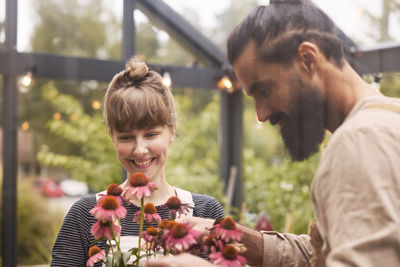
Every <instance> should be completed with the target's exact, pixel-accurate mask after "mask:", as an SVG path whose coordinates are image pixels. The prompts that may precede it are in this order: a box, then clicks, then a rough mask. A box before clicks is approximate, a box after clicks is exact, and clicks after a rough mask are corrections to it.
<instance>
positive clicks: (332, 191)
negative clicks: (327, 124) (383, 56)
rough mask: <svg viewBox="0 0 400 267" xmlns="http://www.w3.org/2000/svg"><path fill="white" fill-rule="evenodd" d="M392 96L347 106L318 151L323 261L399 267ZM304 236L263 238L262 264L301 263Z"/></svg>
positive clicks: (398, 142) (398, 153)
mask: <svg viewBox="0 0 400 267" xmlns="http://www.w3.org/2000/svg"><path fill="white" fill-rule="evenodd" d="M375 103H390V104H391V105H395V106H398V107H400V99H396V98H388V97H383V96H379V97H368V98H364V99H362V100H360V101H359V102H357V104H356V105H355V106H354V107H353V109H352V111H351V112H350V114H349V115H348V116H347V118H346V120H345V121H344V123H343V124H342V125H341V126H340V127H339V128H338V129H337V130H336V131H335V133H334V134H333V135H332V137H331V140H330V141H329V144H328V146H327V147H326V149H325V150H324V153H323V155H322V158H321V162H320V165H319V167H318V170H317V172H316V174H315V177H314V181H313V184H312V200H313V204H314V213H315V216H316V222H317V226H318V230H319V232H320V234H321V236H322V238H323V240H324V246H323V252H324V254H325V255H326V266H329V267H330V266H335V267H336V266H363V267H368V266H400V114H399V113H397V112H394V111H389V110H386V109H383V108H368V106H370V105H372V104H375ZM311 254H312V247H311V245H310V240H309V237H308V236H304V235H301V236H296V235H288V234H286V235H281V234H277V233H268V234H265V235H264V266H308V264H309V259H310V257H311Z"/></svg>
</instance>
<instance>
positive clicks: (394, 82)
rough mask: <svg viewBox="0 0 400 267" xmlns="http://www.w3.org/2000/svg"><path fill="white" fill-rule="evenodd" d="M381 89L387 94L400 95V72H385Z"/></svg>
mask: <svg viewBox="0 0 400 267" xmlns="http://www.w3.org/2000/svg"><path fill="white" fill-rule="evenodd" d="M380 90H381V92H382V94H384V95H386V96H391V97H400V73H385V74H384V75H383V77H382V80H381V88H380Z"/></svg>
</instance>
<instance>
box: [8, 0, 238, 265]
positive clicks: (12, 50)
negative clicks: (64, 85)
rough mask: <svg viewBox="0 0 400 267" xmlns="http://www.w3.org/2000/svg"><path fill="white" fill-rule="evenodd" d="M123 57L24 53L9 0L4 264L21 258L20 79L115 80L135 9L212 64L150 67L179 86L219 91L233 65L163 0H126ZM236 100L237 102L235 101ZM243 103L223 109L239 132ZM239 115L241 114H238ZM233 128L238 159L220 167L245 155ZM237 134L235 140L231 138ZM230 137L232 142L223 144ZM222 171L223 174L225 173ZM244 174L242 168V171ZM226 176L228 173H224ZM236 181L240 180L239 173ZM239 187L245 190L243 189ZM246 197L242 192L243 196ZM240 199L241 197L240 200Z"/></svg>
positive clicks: (128, 47)
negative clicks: (219, 82) (19, 47)
mask: <svg viewBox="0 0 400 267" xmlns="http://www.w3.org/2000/svg"><path fill="white" fill-rule="evenodd" d="M123 1H124V2H123V3H124V12H123V45H122V46H123V47H122V50H123V56H122V59H121V60H120V61H118V60H99V59H91V58H81V57H70V56H60V55H50V54H40V53H19V52H18V51H17V50H16V44H17V15H18V10H17V7H18V0H6V22H5V23H6V41H5V47H4V49H2V50H1V51H0V73H1V74H3V84H4V92H3V100H4V105H3V133H4V135H3V167H4V168H3V203H4V204H5V203H7V205H3V210H2V213H3V226H2V233H3V239H2V245H3V246H2V255H3V266H5V267H8V266H16V264H17V261H16V256H17V251H16V250H17V242H16V241H17V238H16V233H17V229H16V228H17V217H16V208H17V207H16V202H17V197H16V194H17V175H18V173H17V168H18V155H17V131H18V120H17V117H18V116H17V115H18V114H17V110H18V109H17V107H18V99H17V97H18V90H17V77H18V76H19V75H23V74H26V73H27V72H28V71H30V70H33V71H34V77H37V78H52V79H74V80H98V81H110V80H111V78H112V77H113V75H114V74H115V73H117V72H118V71H120V70H121V69H123V67H124V65H125V61H126V60H127V59H128V58H129V57H131V56H132V55H134V54H135V24H134V23H135V22H134V17H133V12H134V10H135V8H138V9H140V10H141V11H142V12H143V13H145V14H146V15H147V16H149V17H150V18H151V19H154V21H155V22H156V23H158V24H160V25H161V26H162V27H163V28H164V29H166V30H167V31H168V32H169V33H170V34H172V36H174V37H175V38H177V39H178V40H179V41H181V42H182V43H183V44H184V45H185V46H186V47H187V48H188V49H189V50H191V51H193V52H195V53H196V54H197V55H200V56H201V58H202V59H203V60H204V61H205V62H208V63H209V64H210V66H209V67H198V66H193V67H182V66H173V65H152V64H149V67H150V69H153V70H156V71H158V72H160V73H163V72H169V74H170V75H171V79H172V80H173V83H174V85H175V86H178V87H192V88H201V89H215V88H216V81H217V80H218V79H219V78H221V77H222V76H223V75H224V71H225V70H228V69H229V64H227V61H226V57H225V55H224V54H223V53H222V52H221V51H220V50H219V49H218V48H217V47H216V46H215V45H213V44H212V43H211V42H210V41H209V40H208V39H207V38H206V37H204V36H203V35H202V34H201V33H200V32H199V31H198V30H196V29H195V28H194V27H192V26H191V25H190V24H188V23H187V22H186V21H185V20H184V19H183V18H182V17H181V16H180V15H179V14H178V13H176V12H175V11H173V10H172V9H171V8H170V7H169V6H167V5H166V4H165V3H164V2H162V1H161V0H152V1H147V0H123ZM234 99H236V102H241V92H236V93H234V94H228V93H221V103H229V102H232V100H234ZM232 103H233V102H232ZM241 108H242V107H241V105H225V107H224V111H223V112H221V114H222V118H221V121H229V123H228V124H226V123H225V125H224V126H223V127H222V128H225V127H231V126H232V127H235V128H236V129H237V130H235V132H238V133H239V132H241V121H242V118H241V111H242V110H241ZM234 114H236V115H235V116H237V117H233V116H234ZM232 132H233V131H226V130H225V131H223V133H222V135H221V136H220V138H221V140H222V143H223V144H222V146H221V151H223V152H221V155H232V152H233V151H235V152H234V153H236V154H237V155H236V157H235V160H233V161H234V162H231V161H232V160H229V161H226V162H224V163H223V164H221V165H220V167H221V169H224V168H225V169H229V168H230V166H232V165H236V166H237V167H238V168H241V162H238V161H237V158H240V154H241V145H240V143H241V133H240V134H236V135H232V134H231V133H232ZM232 137H233V138H232ZM224 140H229V142H228V143H227V142H224ZM221 173H223V172H221ZM238 173H240V172H238ZM222 179H223V180H227V179H228V177H227V176H226V177H222ZM237 180H241V179H240V176H239V175H238V176H237ZM236 191H238V192H240V191H241V188H239V187H238V188H237V189H236ZM239 195H240V196H241V193H240V194H238V196H239ZM236 202H237V203H239V204H240V203H241V199H238V200H237V201H235V203H236Z"/></svg>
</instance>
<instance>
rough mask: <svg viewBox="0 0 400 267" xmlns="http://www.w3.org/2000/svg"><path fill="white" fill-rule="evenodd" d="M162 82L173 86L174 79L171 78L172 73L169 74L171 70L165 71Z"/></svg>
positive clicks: (167, 85)
mask: <svg viewBox="0 0 400 267" xmlns="http://www.w3.org/2000/svg"><path fill="white" fill-rule="evenodd" d="M162 83H163V84H164V85H165V86H166V87H168V88H170V87H171V85H172V80H171V75H170V74H169V72H164V74H163V78H162Z"/></svg>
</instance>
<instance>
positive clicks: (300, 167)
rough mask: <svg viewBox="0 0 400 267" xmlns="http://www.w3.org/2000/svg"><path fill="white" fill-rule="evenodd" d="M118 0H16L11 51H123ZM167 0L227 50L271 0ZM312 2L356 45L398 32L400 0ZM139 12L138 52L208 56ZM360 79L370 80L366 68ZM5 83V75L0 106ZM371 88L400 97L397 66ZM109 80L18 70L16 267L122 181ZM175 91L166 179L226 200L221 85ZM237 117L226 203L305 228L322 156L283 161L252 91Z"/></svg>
mask: <svg viewBox="0 0 400 267" xmlns="http://www.w3.org/2000/svg"><path fill="white" fill-rule="evenodd" d="M122 2H123V1H122V0H114V1H107V0H19V2H18V8H19V17H18V46H17V48H18V51H20V52H38V53H50V54H58V55H68V56H79V57H89V58H99V59H115V60H120V58H121V57H122V46H121V43H122V14H123V10H122V4H123V3H122ZM165 2H166V3H167V4H168V5H170V6H171V7H172V8H173V9H174V10H175V11H177V12H178V13H179V14H180V15H181V16H183V17H184V18H185V19H186V20H187V21H189V22H190V23H191V24H192V25H193V26H194V27H195V28H197V29H198V30H199V31H201V32H202V33H203V34H204V35H205V36H206V37H208V38H209V39H210V40H211V41H212V42H213V43H214V44H215V45H217V46H218V47H219V48H220V49H221V50H222V51H225V50H226V49H225V42H226V39H227V35H228V34H229V32H230V31H231V30H232V29H233V27H234V26H235V25H236V24H237V23H238V22H239V21H240V19H241V18H243V16H244V15H245V14H246V13H247V12H248V11H249V10H251V9H252V8H253V7H255V6H256V5H258V4H264V3H267V2H268V1H256V0H218V1H215V0H214V1H211V0H202V1H191V0H189V1H188V0H165ZM314 2H315V3H316V4H317V5H318V6H320V7H321V8H322V9H323V10H324V11H325V12H326V13H327V14H328V15H330V16H331V18H332V19H333V20H334V21H335V22H336V23H337V25H338V26H339V28H341V30H342V31H343V32H344V33H345V34H346V35H347V36H348V37H350V38H351V39H352V40H353V41H354V42H355V43H356V44H357V45H359V46H360V47H374V46H377V45H380V44H382V43H387V42H393V41H400V1H399V0H336V1H323V0H314ZM134 15H135V23H136V38H137V39H136V43H137V56H138V57H139V58H141V59H142V60H145V61H146V62H148V63H152V64H173V65H184V66H192V65H200V66H201V65H202V64H204V63H203V62H202V60H201V59H200V58H198V57H197V56H196V55H195V54H191V53H189V52H188V51H187V50H185V48H184V47H183V46H181V45H180V44H179V43H178V42H177V41H175V40H174V39H173V38H171V37H170V36H169V35H168V33H166V32H165V31H163V30H162V29H159V28H157V26H156V25H155V24H153V23H152V22H151V21H150V20H149V19H148V18H147V17H146V16H145V15H144V14H142V13H140V11H138V10H136V11H135V14H134ZM4 17H5V0H0V48H1V46H2V44H3V43H4V40H5V34H4ZM364 78H365V79H366V80H368V81H370V82H373V80H374V77H372V76H368V75H366V76H365V77H364ZM1 80H2V76H1V75H0V106H2V103H3V100H2V95H3V94H2V90H3V89H2V86H3V83H2V81H1ZM377 86H378V87H379V89H380V90H381V92H382V93H383V94H385V95H388V96H397V97H399V96H400V75H399V73H384V74H383V75H382V76H381V79H380V83H379V84H377ZM106 87H107V84H106V83H100V82H97V81H82V82H77V81H73V80H48V79H35V78H34V77H32V76H30V75H27V76H25V77H21V80H20V85H19V95H18V99H19V106H18V108H19V110H18V124H19V126H20V128H19V131H18V155H19V175H18V209H17V215H18V236H17V238H18V263H19V265H20V266H26V265H45V266H46V265H48V263H49V260H50V250H51V247H52V244H53V242H54V239H55V237H56V234H57V232H58V230H59V227H60V226H61V224H62V220H63V218H64V216H65V213H66V212H67V210H68V209H69V207H70V206H71V205H72V204H73V203H74V202H75V201H76V200H77V199H79V198H80V197H82V196H84V195H86V194H90V193H95V192H98V191H102V190H104V189H106V188H107V186H108V184H110V183H120V182H121V181H122V178H121V167H120V165H119V163H118V159H117V158H116V155H115V152H114V148H113V145H112V143H111V140H110V138H109V137H108V135H107V133H106V130H105V126H104V123H103V120H102V103H103V96H104V93H105V89H106ZM171 90H172V92H173V94H174V97H175V101H176V105H177V112H178V131H177V137H176V140H175V142H174V144H173V145H172V146H171V148H170V150H169V159H168V164H167V179H168V180H169V182H170V183H171V184H174V185H176V186H178V187H182V188H184V189H187V190H191V191H194V192H197V193H203V194H208V195H213V196H215V197H216V198H217V199H218V200H219V201H220V202H221V203H225V204H226V202H227V201H226V195H225V192H224V185H223V184H222V182H221V181H220V179H219V170H218V168H219V139H218V138H219V114H220V113H219V91H218V89H215V90H199V89H193V88H177V87H174V85H173V83H172V85H171ZM0 112H3V111H2V110H1V111H0ZM0 120H2V116H0ZM243 124H244V125H243V192H244V194H243V198H244V201H243V205H242V207H241V209H240V210H238V209H233V208H230V207H227V206H225V209H226V210H230V214H232V215H233V216H234V217H235V218H236V219H237V220H239V221H240V222H241V223H243V224H246V225H248V226H250V227H258V228H264V229H270V228H273V229H274V230H277V231H286V232H292V233H297V234H298V233H306V232H307V228H308V225H309V222H310V220H312V205H311V201H310V184H311V181H312V178H313V173H314V171H315V169H316V166H317V163H318V160H319V156H320V154H316V155H315V156H313V157H312V158H310V159H309V160H307V161H305V162H301V163H292V162H290V161H289V158H288V156H287V153H286V152H285V150H284V147H283V142H282V140H281V137H280V134H279V129H278V128H276V127H272V126H271V125H269V124H265V125H263V124H259V123H257V120H256V115H255V111H254V108H253V104H252V102H251V100H250V99H249V98H247V97H245V98H244V112H243ZM1 125H2V122H1V121H0V127H1ZM0 136H2V131H1V128H0ZM328 139H329V134H327V140H328ZM322 149H323V146H322V148H321V150H322ZM0 150H1V144H0ZM2 155H3V154H2V153H1V154H0V157H2ZM0 169H2V166H1V165H0ZM2 174H3V172H2V171H1V172H0V175H2ZM249 192H251V194H250V193H249ZM0 194H1V191H0ZM0 200H1V198H0ZM4 204H5V203H3V205H4ZM0 216H1V215H0Z"/></svg>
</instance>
